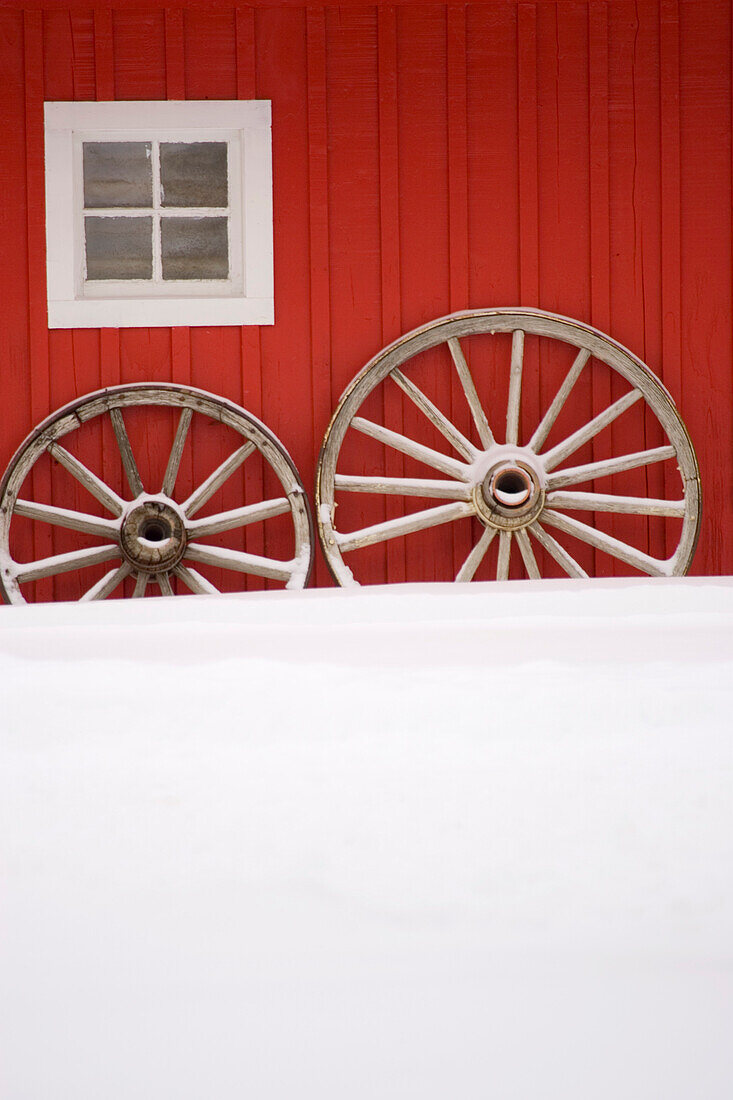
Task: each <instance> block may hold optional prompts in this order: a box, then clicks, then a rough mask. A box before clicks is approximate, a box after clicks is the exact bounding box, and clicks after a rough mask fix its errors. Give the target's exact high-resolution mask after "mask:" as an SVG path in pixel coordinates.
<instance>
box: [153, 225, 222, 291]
mask: <svg viewBox="0 0 733 1100" xmlns="http://www.w3.org/2000/svg"><path fill="white" fill-rule="evenodd" d="M160 228H161V240H162V257H163V278H164V279H228V278H229V246H228V240H227V219H226V218H162V219H161V223H160Z"/></svg>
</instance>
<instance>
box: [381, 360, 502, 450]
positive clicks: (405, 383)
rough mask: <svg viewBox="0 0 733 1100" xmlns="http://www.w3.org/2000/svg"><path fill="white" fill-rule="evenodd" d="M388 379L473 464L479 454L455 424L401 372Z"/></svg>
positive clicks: (394, 371) (393, 372) (392, 374)
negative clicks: (395, 384)
mask: <svg viewBox="0 0 733 1100" xmlns="http://www.w3.org/2000/svg"><path fill="white" fill-rule="evenodd" d="M390 377H391V378H392V379H393V380H394V381H395V382H396V383H397V385H398V386H399V387H400V389H401V390H402V392H403V393H406V394H407V396H408V397H409V398H410V400H411V401H412V403H413V404H414V405H416V406H417V408H418V409H419V410H420V412H422V413H423V414H424V415H425V416H426V417H427V419H428V420H429V421H430V423H431V424H432V425H433V427H435V428H437V429H438V431H439V432H440V434H441V435H442V436H443V437H444V438H445V439H447V440H448V442H449V443H450V444H451V445H452V446H453V447H455V449H456V450H457V451H458V453H459V454H460V455H463V457H464V458H465V459H466V460H467V461H468V462H473V461H474V459H475V458H476V456H477V455H478V454H479V453H480V452H479V451H478V450H477V448H476V447H474V445H473V443H471V442H470V440H468V439H466V437H465V435H463V433H462V432H460V431H459V430H458V428H457V427H456V426H455V424H452V423H451V422H450V420H449V419H448V417H447V416H445V415H444V414H443V413H442V412H441V411H440V409H438V408H437V407H436V406H435V405H434V404H433V402H432V401H431V400H430V398H429V397H426V396H425V394H424V393H423V392H422V390H421V389H419V388H418V387H417V386H416V385H415V383H414V382H411V381H410V379H409V378H406V377H405V375H404V374H403V373H402V371H401V370H397V369H395V370H393V371H392V373H391V375H390Z"/></svg>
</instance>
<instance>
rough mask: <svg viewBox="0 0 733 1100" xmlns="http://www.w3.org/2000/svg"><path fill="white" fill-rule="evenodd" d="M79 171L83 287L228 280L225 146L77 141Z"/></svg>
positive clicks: (228, 212)
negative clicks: (124, 282)
mask: <svg viewBox="0 0 733 1100" xmlns="http://www.w3.org/2000/svg"><path fill="white" fill-rule="evenodd" d="M82 173H83V178H84V181H83V191H84V229H83V235H84V255H85V267H84V283H85V288H86V289H89V284H90V283H96V282H100V281H105V282H108V281H111V280H145V282H148V283H151V284H153V285H155V286H159V285H160V284H161V283H166V282H170V281H172V280H177V279H183V280H189V281H190V280H212V279H214V280H222V281H226V280H229V278H230V264H229V256H230V247H229V236H230V232H229V230H230V217H231V210H230V206H229V142H226V141H191V142H183V141H179V142H163V141H149V142H132V141H106V142H98V141H94V142H92V141H82ZM145 289H147V288H145ZM98 292H99V293H103V290H101V289H100V290H98Z"/></svg>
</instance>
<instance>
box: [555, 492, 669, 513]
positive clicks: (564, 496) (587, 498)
mask: <svg viewBox="0 0 733 1100" xmlns="http://www.w3.org/2000/svg"><path fill="white" fill-rule="evenodd" d="M547 505H548V507H550V508H559V509H560V511H565V510H569V511H571V512H572V511H575V510H577V511H584V512H618V513H626V514H628V515H636V516H676V517H678V518H682V516H684V514H685V502H684V500H654V499H652V498H651V497H649V498H646V497H622V496H611V495H608V494H605V493H563V492H554V493H548V495H547Z"/></svg>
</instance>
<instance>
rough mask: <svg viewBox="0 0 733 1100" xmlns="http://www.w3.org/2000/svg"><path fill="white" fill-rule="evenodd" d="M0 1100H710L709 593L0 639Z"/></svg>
mask: <svg viewBox="0 0 733 1100" xmlns="http://www.w3.org/2000/svg"><path fill="white" fill-rule="evenodd" d="M0 668H1V670H2V682H3V685H4V701H3V704H2V716H1V717H0V727H1V729H2V735H1V736H0V858H1V860H2V864H1V866H2V878H3V882H4V886H3V888H2V916H1V917H0V921H1V924H2V936H1V940H2V944H1V945H0V965H1V967H2V978H1V980H0V988H1V990H2V992H0V1042H1V1044H2V1052H1V1053H0V1067H1V1068H0V1080H1V1081H2V1083H1V1084H0V1095H1V1096H2V1100H101V1098H104V1100H133V1098H135V1100H139V1098H141V1097H142V1098H147V1097H150V1098H151V1100H168V1098H170V1100H174V1098H175V1100H235V1098H236V1100H242V1098H244V1097H249V1096H251V1097H253V1098H256V1100H271V1098H272V1100H274V1098H277V1100H280V1098H283V1100H284V1098H286V1097H287V1098H288V1100H290V1098H296V1097H297V1098H307V1100H311V1098H314V1100H315V1098H318V1100H322V1098H326V1100H337V1098H338V1100H342V1098H343V1100H367V1098H369V1100H371V1098H374V1100H376V1098H379V1100H387V1098H394V1100H397V1098H399V1100H413V1098H415V1100H433V1098H435V1100H447V1098H452V1097H456V1098H460V1100H489V1098H492V1100H493V1098H494V1097H496V1098H498V1100H505V1098H506V1100H510V1098H515V1097H516V1098H522V1100H524V1098H527V1100H529V1098H530V1097H531V1098H540V1097H541V1098H542V1100H555V1098H563V1100H568V1098H578V1100H581V1098H583V1100H586V1098H591V1097H592V1098H593V1100H605V1098H606V1097H608V1098H611V1097H613V1098H614V1100H617V1098H619V1097H623V1098H624V1100H636V1098H639V1100H642V1098H644V1100H647V1098H649V1100H651V1098H657V1097H663V1098H664V1100H676V1098H680V1100H682V1098H685V1100H689V1098H690V1097H692V1096H695V1097H697V1096H700V1097H704V1098H705V1100H718V1098H720V1100H723V1098H725V1100H729V1097H730V1096H731V1094H732V1092H733V1067H732V1065H731V1059H730V1054H729V1047H730V1042H729V1037H730V1033H731V1026H732V1024H733V1011H732V1010H733V952H732V950H731V947H732V942H733V936H732V930H733V880H732V876H731V863H732V860H731V856H732V855H733V809H732V807H731V790H732V789H733V786H732V780H733V736H732V727H733V723H732V722H731V718H730V715H731V712H732V709H733V707H732V704H733V582H730V581H727V580H721V579H708V580H694V581H693V580H690V579H685V580H670V581H666V580H662V581H643V580H641V581H633V582H631V581H617V582H616V581H607V582H571V581H568V582H556V581H544V582H538V583H532V584H529V583H522V582H511V583H508V584H486V585H471V586H466V587H465V588H463V587H461V586H404V587H400V586H395V587H391V588H382V589H359V590H355V591H321V592H304V593H272V594H252V595H249V596H243V597H196V598H186V599H182V598H180V599H150V600H144V601H128V602H122V601H120V602H112V601H108V602H105V603H100V604H96V605H85V606H80V605H69V604H56V605H45V606H36V607H20V608H5V609H2V611H1V612H0Z"/></svg>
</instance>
